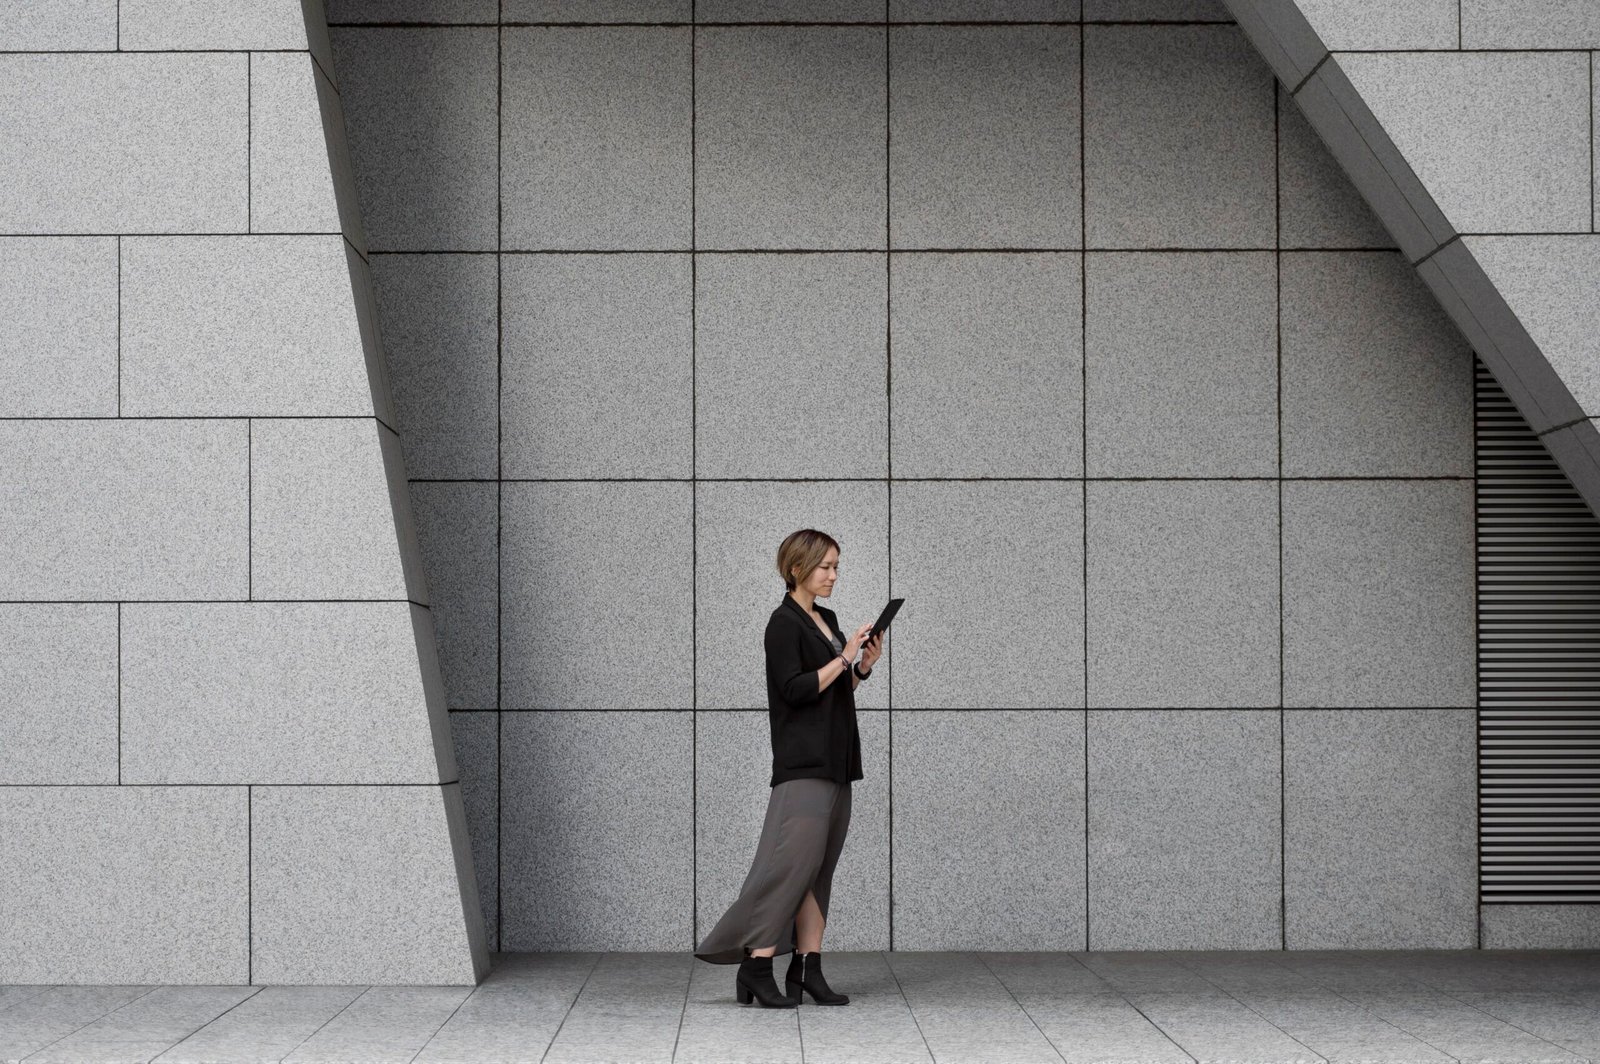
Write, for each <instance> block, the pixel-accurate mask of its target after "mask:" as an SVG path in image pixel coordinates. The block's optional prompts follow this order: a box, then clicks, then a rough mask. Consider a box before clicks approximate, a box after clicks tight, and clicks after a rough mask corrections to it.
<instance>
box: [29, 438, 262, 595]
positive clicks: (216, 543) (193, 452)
mask: <svg viewBox="0 0 1600 1064" xmlns="http://www.w3.org/2000/svg"><path fill="white" fill-rule="evenodd" d="M247 448H248V440H247V436H246V425H245V422H244V421H243V420H211V421H188V420H179V419H175V420H161V421H118V420H115V419H111V420H85V421H79V420H65V421H39V420H33V421H29V420H22V421H5V420H0V469H4V470H5V471H6V475H5V478H4V479H3V480H0V558H5V559H6V564H5V565H0V600H13V601H15V600H39V599H92V600H96V601H106V600H116V599H148V598H187V599H219V598H230V599H231V598H243V597H244V596H245V593H246V586H247V582H248V579H249V557H248V553H249V543H248V529H249V523H248V520H247V517H246V508H247V502H248V499H247V495H248V493H247V491H246V490H245V485H246V483H247V478H246V464H247V455H246V451H247Z"/></svg>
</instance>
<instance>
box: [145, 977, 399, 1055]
mask: <svg viewBox="0 0 1600 1064" xmlns="http://www.w3.org/2000/svg"><path fill="white" fill-rule="evenodd" d="M367 991H368V988H367V987H361V986H267V987H262V988H261V989H259V990H258V991H256V992H255V993H254V994H252V995H251V996H250V997H249V998H248V999H246V1000H245V1001H242V1002H240V1003H239V1005H238V1007H237V1008H233V1009H229V1010H228V1012H227V1013H226V1014H225V1015H222V1016H219V1017H217V1018H216V1019H215V1020H213V1021H212V1022H210V1023H208V1024H206V1025H205V1026H204V1027H202V1028H200V1029H199V1030H198V1031H195V1032H193V1033H192V1034H190V1035H189V1037H187V1038H185V1039H183V1040H182V1041H181V1042H179V1043H178V1044H177V1045H175V1046H173V1047H172V1048H171V1049H168V1050H167V1051H166V1052H165V1053H162V1054H161V1055H160V1056H159V1057H157V1058H156V1059H157V1060H158V1061H160V1064H213V1062H214V1061H217V1060H230V1059H254V1060H261V1061H279V1060H282V1059H283V1058H284V1057H286V1056H288V1055H289V1053H291V1052H293V1050H294V1048H295V1047H296V1046H298V1045H300V1044H301V1043H302V1042H304V1041H305V1040H306V1039H308V1038H310V1037H311V1036H312V1035H314V1034H316V1033H317V1031H319V1030H320V1029H321V1028H322V1027H323V1025H324V1024H326V1023H328V1022H330V1021H331V1020H333V1019H334V1018H335V1017H337V1016H338V1015H339V1014H340V1013H341V1012H343V1011H344V1010H345V1009H346V1008H348V1007H349V1006H350V1004H351V1003H352V1002H354V1001H355V1000H356V999H357V998H358V997H361V996H362V995H363V994H364V993H366V992H367Z"/></svg>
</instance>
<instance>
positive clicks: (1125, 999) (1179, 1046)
mask: <svg viewBox="0 0 1600 1064" xmlns="http://www.w3.org/2000/svg"><path fill="white" fill-rule="evenodd" d="M1116 994H1117V997H1119V998H1121V999H1122V1003H1123V1004H1125V1005H1127V1006H1128V1007H1129V1008H1130V1009H1132V1010H1133V1011H1134V1012H1137V1013H1138V1014H1139V1016H1140V1017H1141V1018H1142V1019H1143V1020H1144V1022H1145V1023H1147V1024H1149V1025H1150V1027H1151V1029H1152V1030H1154V1031H1156V1032H1157V1033H1159V1034H1160V1035H1161V1037H1162V1038H1165V1039H1166V1040H1167V1041H1169V1042H1171V1043H1172V1047H1173V1048H1174V1049H1176V1050H1177V1051H1178V1052H1180V1053H1182V1054H1183V1055H1184V1057H1185V1058H1186V1059H1187V1060H1188V1061H1189V1064H1199V1058H1197V1057H1195V1056H1194V1055H1193V1054H1192V1053H1190V1052H1189V1050H1188V1049H1186V1048H1185V1047H1184V1045H1183V1043H1181V1042H1179V1041H1178V1040H1177V1039H1176V1038H1174V1037H1172V1035H1171V1034H1170V1033H1168V1031H1167V1029H1166V1028H1165V1027H1162V1026H1161V1025H1160V1024H1159V1023H1157V1022H1156V1021H1155V1020H1153V1019H1151V1018H1150V1014H1149V1013H1147V1012H1145V1011H1144V1009H1141V1008H1140V1007H1139V1006H1138V1005H1136V1004H1135V1003H1134V1001H1133V999H1132V998H1131V997H1129V996H1128V995H1127V993H1125V992H1124V991H1122V990H1121V989H1118V990H1117V991H1116ZM1208 1064H1211V1062H1208Z"/></svg>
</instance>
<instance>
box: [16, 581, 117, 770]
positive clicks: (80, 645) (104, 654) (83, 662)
mask: <svg viewBox="0 0 1600 1064" xmlns="http://www.w3.org/2000/svg"><path fill="white" fill-rule="evenodd" d="M117 628H118V612H117V605H116V603H110V602H104V603H43V602H25V603H24V602H18V603H8V604H5V605H0V786H10V785H14V784H24V783H31V784H50V783H56V784H69V783H116V782H118V781H117V776H118V774H119V772H120V760H119V751H118V735H117V733H118V709H117V643H118V631H117Z"/></svg>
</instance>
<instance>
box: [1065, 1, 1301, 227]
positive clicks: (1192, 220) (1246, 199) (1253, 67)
mask: <svg viewBox="0 0 1600 1064" xmlns="http://www.w3.org/2000/svg"><path fill="white" fill-rule="evenodd" d="M1083 34H1084V38H1083V47H1084V72H1083V76H1084V88H1083V91H1084V146H1083V152H1084V168H1085V175H1084V181H1085V199H1084V211H1085V221H1084V225H1085V233H1084V239H1085V241H1086V243H1087V245H1088V246H1089V247H1092V248H1130V247H1131V248H1237V247H1251V248H1266V247H1272V246H1273V243H1274V233H1275V231H1276V226H1275V224H1274V213H1275V209H1274V201H1275V178H1274V166H1273V155H1274V151H1273V106H1274V104H1273V81H1272V71H1270V70H1269V69H1268V68H1267V66H1266V64H1265V63H1263V62H1262V61H1261V59H1260V58H1259V57H1258V56H1257V55H1256V53H1255V51H1254V49H1253V48H1252V47H1251V45H1250V42H1249V41H1248V40H1247V39H1246V38H1245V36H1244V34H1243V33H1241V32H1240V31H1239V30H1238V29H1237V28H1236V27H1234V26H1229V25H1207V26H1085V27H1084V29H1083Z"/></svg>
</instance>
